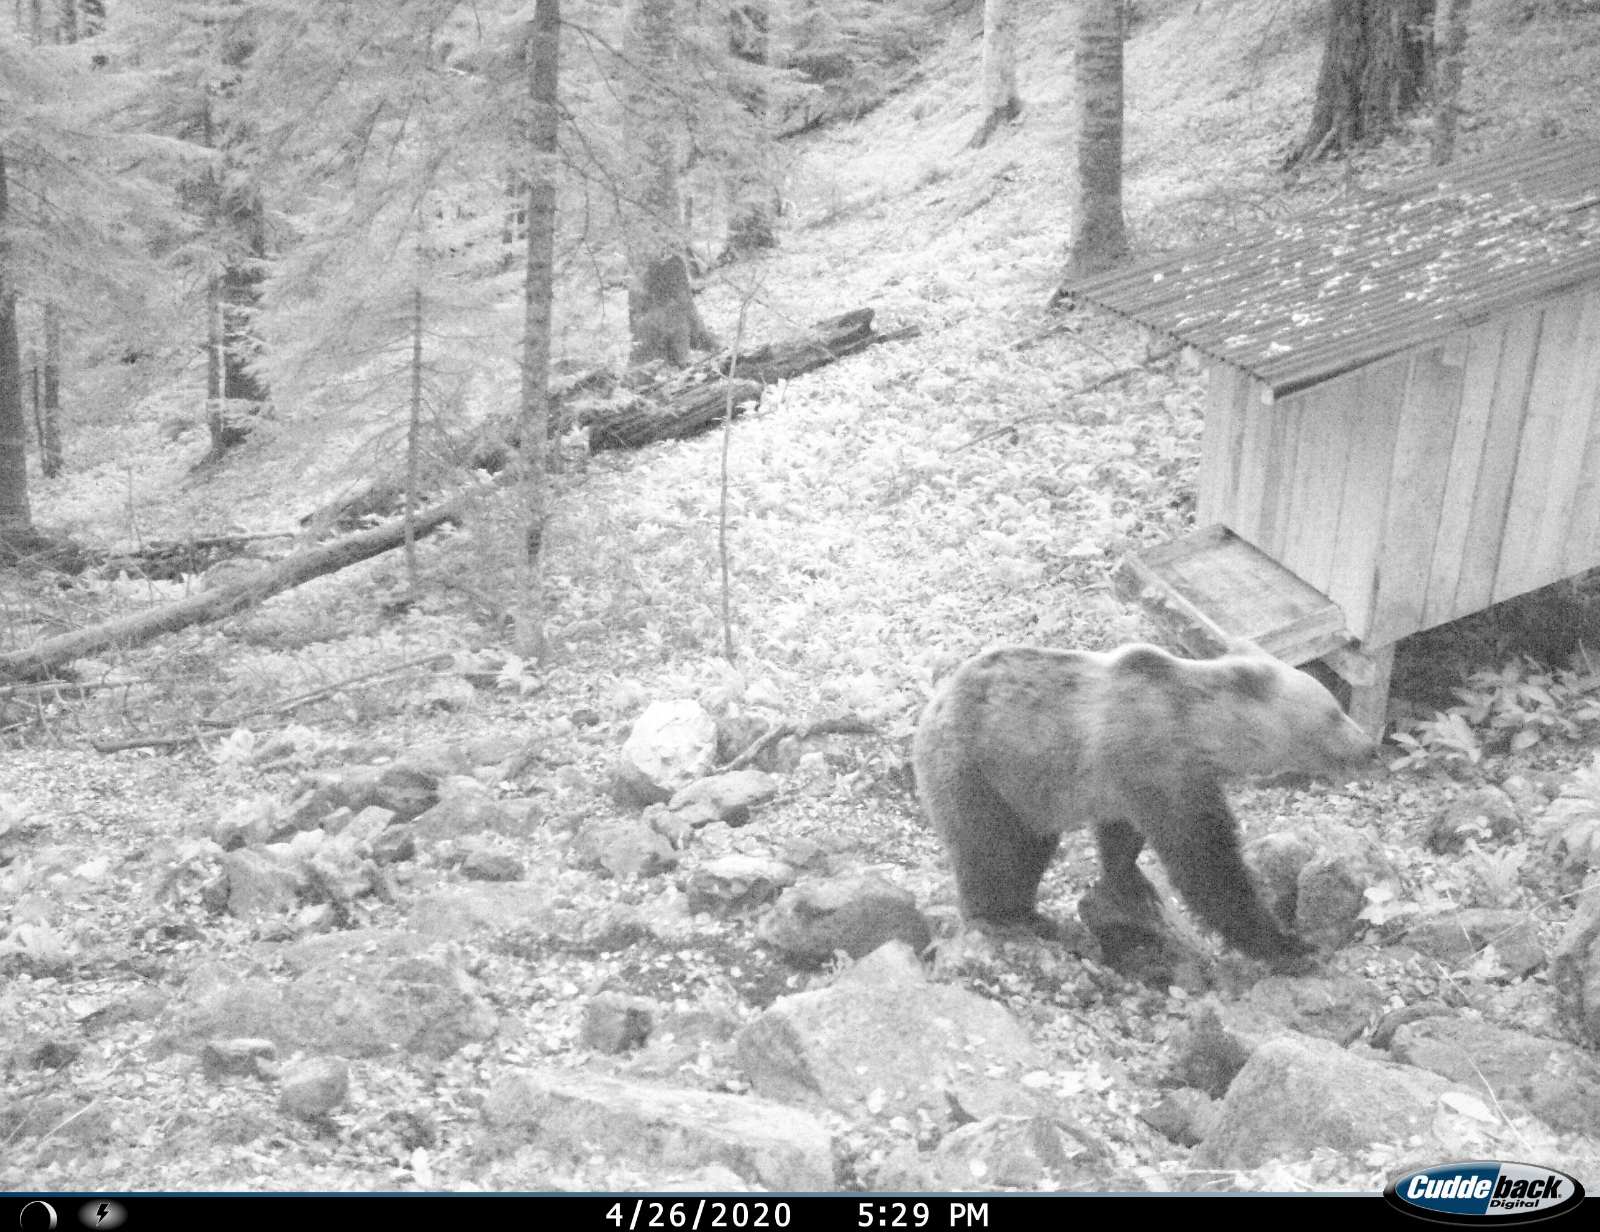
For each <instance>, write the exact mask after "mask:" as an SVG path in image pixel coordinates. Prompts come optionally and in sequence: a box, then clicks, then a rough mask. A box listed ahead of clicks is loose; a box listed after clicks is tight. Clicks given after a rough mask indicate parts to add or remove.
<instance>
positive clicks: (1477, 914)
mask: <svg viewBox="0 0 1600 1232" xmlns="http://www.w3.org/2000/svg"><path fill="white" fill-rule="evenodd" d="M1404 942H1405V944H1406V945H1409V946H1410V947H1411V948H1412V949H1414V950H1416V951H1417V952H1418V953H1420V954H1426V955H1427V956H1428V957H1429V958H1435V959H1438V960H1439V961H1440V962H1444V963H1450V964H1454V965H1462V964H1465V963H1467V962H1470V961H1471V960H1472V959H1473V958H1474V957H1475V956H1476V955H1477V954H1478V953H1479V952H1480V951H1482V950H1483V949H1485V948H1486V947H1488V946H1491V945H1492V946H1493V947H1494V952H1495V954H1496V955H1497V956H1498V957H1499V959H1500V965H1501V966H1503V967H1504V968H1505V969H1506V972H1507V973H1508V974H1509V975H1510V976H1512V977H1514V978H1517V977H1521V976H1525V975H1528V974H1531V973H1532V972H1534V971H1537V970H1538V969H1539V968H1540V967H1542V966H1544V961H1545V956H1544V948H1543V947H1542V946H1541V945H1540V944H1539V928H1538V925H1537V923H1536V922H1535V921H1534V920H1533V918H1532V917H1531V916H1529V915H1528V914H1527V913H1525V912H1520V911H1496V910H1490V909H1488V908H1480V907H1468V908H1464V909H1462V910H1457V911H1446V912H1444V913H1443V914H1441V915H1436V916H1430V917H1429V918H1428V919H1425V920H1422V921H1420V922H1419V923H1417V924H1415V925H1413V926H1412V928H1411V929H1410V930H1409V931H1407V933H1406V935H1405V937H1404Z"/></svg>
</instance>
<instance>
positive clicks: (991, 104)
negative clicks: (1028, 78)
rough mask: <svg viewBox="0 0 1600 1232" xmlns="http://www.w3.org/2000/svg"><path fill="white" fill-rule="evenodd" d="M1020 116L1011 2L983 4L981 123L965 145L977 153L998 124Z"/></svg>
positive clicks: (999, 0) (996, 0)
mask: <svg viewBox="0 0 1600 1232" xmlns="http://www.w3.org/2000/svg"><path fill="white" fill-rule="evenodd" d="M1021 114H1022V100H1021V99H1020V98H1018V97H1017V15H1016V12H1015V11H1014V10H1013V9H1012V7H1011V0H984V5H983V119H982V121H981V122H980V123H979V124H978V131H977V132H975V133H973V134H972V140H971V141H969V142H968V143H967V146H968V148H969V149H973V150H976V149H981V148H982V147H983V146H984V145H985V144H987V143H988V141H989V138H991V137H993V136H994V133H995V130H996V129H997V128H999V127H1000V126H1001V125H1002V124H1006V123H1009V122H1010V121H1012V120H1015V119H1016V118H1017V117H1018V116H1019V115H1021Z"/></svg>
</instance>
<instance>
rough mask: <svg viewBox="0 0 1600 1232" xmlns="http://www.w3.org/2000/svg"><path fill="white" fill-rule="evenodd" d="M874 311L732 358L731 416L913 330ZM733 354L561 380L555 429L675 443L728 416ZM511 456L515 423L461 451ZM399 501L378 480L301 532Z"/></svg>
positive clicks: (497, 465) (491, 470)
mask: <svg viewBox="0 0 1600 1232" xmlns="http://www.w3.org/2000/svg"><path fill="white" fill-rule="evenodd" d="M872 318H873V310H872V309H871V308H856V309H854V310H852V311H850V312H845V313H841V314H840V315H839V316H836V317H829V318H828V319H827V320H824V321H818V322H817V323H816V324H815V325H813V326H812V327H811V328H810V329H809V330H806V331H804V332H803V333H800V334H796V335H795V336H793V337H791V338H783V339H780V340H778V341H776V342H768V343H764V344H762V345H761V346H758V347H754V348H752V349H751V350H749V351H745V352H742V353H741V354H740V355H739V360H738V365H737V368H736V370H735V372H734V374H733V380H732V382H731V384H732V386H733V389H732V392H733V414H734V417H735V418H737V417H738V416H739V415H741V414H743V413H744V412H745V410H747V409H748V408H749V407H750V406H751V405H753V404H754V403H755V402H756V401H757V400H758V399H759V398H760V396H761V388H762V386H763V385H770V384H773V383H774V382H776V381H781V380H789V379H791V378H793V377H797V376H800V375H801V374H802V373H806V372H811V371H813V370H814V369H817V368H821V367H822V366H823V365H825V364H831V363H832V362H833V361H834V360H836V359H841V358H843V357H844V356H846V355H854V354H855V353H856V352H858V351H863V350H865V349H866V348H867V347H870V346H876V345H877V344H879V343H881V342H894V341H898V340H899V339H902V338H910V337H913V336H915V335H916V334H917V333H918V332H919V327H917V326H915V325H911V326H906V327H904V328H901V329H896V330H890V331H888V332H887V333H879V332H878V331H877V330H875V329H873V327H872ZM732 360H733V356H732V353H731V352H730V351H721V352H718V353H717V354H715V355H709V356H707V357H706V358H704V359H702V360H699V361H698V362H696V363H693V364H690V365H689V366H688V367H687V368H668V369H664V370H663V369H661V368H659V367H651V368H635V369H631V370H630V371H628V372H625V373H623V374H622V376H620V377H618V376H616V375H614V374H613V373H610V372H606V371H603V370H598V369H596V370H591V371H588V372H582V373H578V374H575V375H573V376H568V377H566V378H564V379H561V380H559V381H557V382H554V383H552V385H551V387H550V423H551V425H552V431H561V430H565V428H567V427H580V428H587V429H588V432H589V447H590V449H593V450H602V449H637V448H639V447H640V446H642V445H648V444H651V443H652V442H655V441H666V440H682V439H684V438H686V437H691V436H696V435H698V434H699V433H701V432H705V431H707V430H708V429H710V428H712V427H714V426H715V425H717V424H719V423H721V422H722V416H723V415H724V413H725V412H726V410H727V405H728V393H729V388H728V387H729V384H730V381H729V379H728V375H727V374H728V368H729V366H730V364H731V363H732ZM517 448H518V436H517V426H516V423H515V421H509V420H497V421H491V422H490V423H488V424H486V425H485V426H484V427H483V429H482V430H481V431H480V432H479V434H478V439H477V442H476V444H474V445H473V447H472V449H471V450H470V452H469V453H468V456H467V459H466V465H467V466H468V468H469V469H472V470H480V471H484V472H486V473H487V474H490V475H497V474H499V473H500V472H501V471H502V470H504V469H505V468H506V467H507V466H509V465H511V461H512V459H513V458H514V457H515V456H516V450H517ZM404 500H405V483H404V482H403V480H402V479H401V478H400V477H399V476H398V475H393V474H391V475H380V476H378V477H376V478H374V479H372V480H370V481H368V482H367V483H366V484H364V485H363V486H362V487H361V488H360V489H359V490H357V491H355V492H352V493H350V494H349V495H348V496H345V497H342V498H341V499H339V500H338V501H335V502H334V503H332V504H330V505H327V506H324V507H323V508H321V509H318V510H316V511H315V512H313V513H309V514H307V515H305V516H304V517H302V518H301V519H300V523H301V525H303V526H315V527H330V526H332V527H340V528H345V529H348V528H350V527H352V526H356V525H359V524H360V523H361V522H362V521H363V520H365V519H369V518H373V517H391V516H393V515H394V514H396V513H398V512H399V511H400V509H401V508H402V506H403V504H404Z"/></svg>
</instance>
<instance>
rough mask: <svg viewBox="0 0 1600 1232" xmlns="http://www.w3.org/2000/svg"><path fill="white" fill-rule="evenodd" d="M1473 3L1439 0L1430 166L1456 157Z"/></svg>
mask: <svg viewBox="0 0 1600 1232" xmlns="http://www.w3.org/2000/svg"><path fill="white" fill-rule="evenodd" d="M1471 12H1472V0H1442V7H1441V9H1440V12H1439V14H1438V17H1437V18H1436V22H1437V25H1436V28H1435V30H1434V48H1435V50H1434V76H1433V162H1434V164H1435V165H1436V166H1443V165H1444V164H1445V163H1447V162H1449V161H1450V160H1451V158H1453V157H1454V156H1455V151H1456V124H1457V121H1458V120H1459V119H1460V118H1461V64H1462V61H1463V60H1464V59H1465V58H1466V50H1467V18H1468V16H1469V15H1470V14H1471Z"/></svg>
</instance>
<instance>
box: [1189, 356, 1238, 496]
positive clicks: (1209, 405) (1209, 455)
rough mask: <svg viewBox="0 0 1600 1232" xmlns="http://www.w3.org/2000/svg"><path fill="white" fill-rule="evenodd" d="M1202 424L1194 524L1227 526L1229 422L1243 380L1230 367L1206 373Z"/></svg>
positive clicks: (1230, 485) (1232, 454)
mask: <svg viewBox="0 0 1600 1232" xmlns="http://www.w3.org/2000/svg"><path fill="white" fill-rule="evenodd" d="M1206 375H1207V377H1208V378H1209V382H1208V384H1207V386H1206V412H1205V415H1206V421H1205V426H1204V428H1203V429H1202V430H1201V435H1200V475H1199V477H1198V479H1197V480H1196V485H1195V486H1196V494H1195V521H1197V522H1198V523H1199V524H1200V525H1201V526H1209V525H1210V524H1211V523H1213V522H1227V521H1228V520H1229V519H1230V518H1231V516H1232V514H1233V500H1232V494H1233V491H1234V478H1235V475H1234V461H1235V458H1236V456H1237V455H1236V454H1235V452H1234V449H1233V420H1234V414H1233V411H1234V392H1235V386H1236V385H1237V384H1238V383H1239V382H1241V381H1243V380H1244V379H1245V376H1244V373H1242V372H1240V371H1239V370H1238V369H1237V368H1235V367H1234V366H1233V365H1232V364H1224V363H1217V362H1215V361H1213V362H1212V364H1211V368H1210V370H1209V371H1208V372H1207V374H1206Z"/></svg>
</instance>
